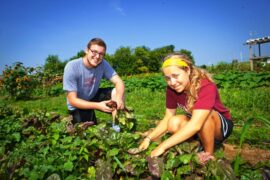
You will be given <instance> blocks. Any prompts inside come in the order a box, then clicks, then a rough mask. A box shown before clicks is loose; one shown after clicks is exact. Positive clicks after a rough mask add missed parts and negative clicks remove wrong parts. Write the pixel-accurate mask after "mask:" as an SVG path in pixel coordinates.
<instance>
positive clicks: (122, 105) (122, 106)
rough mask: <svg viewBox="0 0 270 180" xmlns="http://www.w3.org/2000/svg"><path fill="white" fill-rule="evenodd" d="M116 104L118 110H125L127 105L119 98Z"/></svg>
mask: <svg viewBox="0 0 270 180" xmlns="http://www.w3.org/2000/svg"><path fill="white" fill-rule="evenodd" d="M116 104H117V109H124V108H125V103H124V101H123V99H122V98H117V99H116Z"/></svg>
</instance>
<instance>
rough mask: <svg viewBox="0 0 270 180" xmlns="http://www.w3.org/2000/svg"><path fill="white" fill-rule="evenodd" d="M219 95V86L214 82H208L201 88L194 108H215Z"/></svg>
mask: <svg viewBox="0 0 270 180" xmlns="http://www.w3.org/2000/svg"><path fill="white" fill-rule="evenodd" d="M216 96H217V87H216V86H215V84H214V83H208V84H206V85H205V86H202V87H201V89H200V90H199V96H198V100H197V101H196V102H195V104H194V106H193V109H209V110H211V109H213V108H214V105H215V101H216Z"/></svg>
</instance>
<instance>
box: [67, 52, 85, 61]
mask: <svg viewBox="0 0 270 180" xmlns="http://www.w3.org/2000/svg"><path fill="white" fill-rule="evenodd" d="M84 56H85V52H84V50H81V51H79V52H78V53H77V55H76V56H73V57H71V58H70V59H69V60H73V59H78V58H81V57H84Z"/></svg>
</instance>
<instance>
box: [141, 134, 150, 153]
mask: <svg viewBox="0 0 270 180" xmlns="http://www.w3.org/2000/svg"><path fill="white" fill-rule="evenodd" d="M150 142H151V139H150V138H149V137H146V138H144V140H143V142H142V143H141V144H140V146H139V149H140V150H146V149H147V148H148V146H149V144H150Z"/></svg>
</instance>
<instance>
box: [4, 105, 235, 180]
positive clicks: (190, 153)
mask: <svg viewBox="0 0 270 180" xmlns="http://www.w3.org/2000/svg"><path fill="white" fill-rule="evenodd" d="M0 111H1V117H0V126H1V129H0V142H1V144H0V145H1V146H0V162H1V163H0V179H46V178H48V177H49V178H56V179H95V178H96V179H120V178H121V177H129V178H134V179H141V178H148V177H149V176H152V177H161V178H162V179H172V178H173V177H191V178H192V177H193V178H195V177H202V176H203V177H221V178H226V177H227V178H228V177H232V176H234V174H233V171H232V168H231V165H230V163H228V162H226V161H224V160H222V159H218V160H217V161H210V162H209V164H207V166H201V165H199V164H198V163H197V159H196V152H197V150H198V142H197V141H193V142H186V143H182V144H180V145H178V146H175V148H171V149H170V150H169V151H168V152H167V153H165V154H164V155H163V156H162V157H159V158H150V157H149V154H150V152H151V150H153V149H154V148H155V147H156V146H157V143H156V142H153V143H152V144H151V145H150V147H149V148H148V150H146V151H143V152H137V153H134V150H135V151H136V147H137V146H138V143H139V141H140V139H141V137H140V135H139V134H138V133H135V129H132V130H131V129H128V128H126V130H123V131H121V132H116V131H114V129H113V128H111V124H110V123H108V122H100V123H99V125H96V126H90V127H88V128H82V127H81V126H79V125H76V126H74V131H72V132H71V131H69V130H68V127H69V126H70V124H69V121H68V120H67V118H62V117H60V116H59V115H57V114H53V113H46V112H35V113H29V112H26V111H21V110H14V109H11V108H8V107H1V108H0ZM164 138H166V137H164ZM132 152H133V153H132ZM217 157H222V155H220V156H217Z"/></svg>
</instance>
